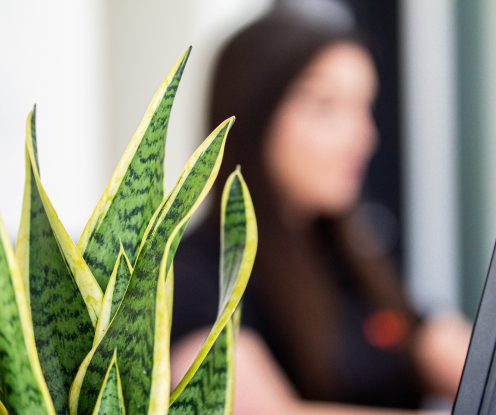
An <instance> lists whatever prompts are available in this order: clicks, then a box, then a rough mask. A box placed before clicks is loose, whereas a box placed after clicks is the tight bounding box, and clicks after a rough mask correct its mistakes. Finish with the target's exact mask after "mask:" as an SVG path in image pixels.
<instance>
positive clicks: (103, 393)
mask: <svg viewBox="0 0 496 415" xmlns="http://www.w3.org/2000/svg"><path fill="white" fill-rule="evenodd" d="M93 414H94V415H124V414H125V412H124V397H123V396H122V386H121V378H120V375H119V367H118V365H117V353H114V356H113V357H112V360H111V361H110V365H109V368H108V369H107V373H106V374H105V378H104V379H103V385H102V388H101V390H100V393H99V394H98V398H97V401H96V405H95V408H94V410H93Z"/></svg>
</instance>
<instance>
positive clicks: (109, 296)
mask: <svg viewBox="0 0 496 415" xmlns="http://www.w3.org/2000/svg"><path fill="white" fill-rule="evenodd" d="M132 272H133V268H132V266H131V263H130V262H129V259H128V257H127V255H126V253H125V252H124V247H123V246H122V244H121V245H120V251H119V255H118V256H117V260H116V261H115V266H114V270H113V271H112V275H111V276H110V280H109V283H108V285H107V289H106V290H105V295H104V296H103V303H102V309H101V311H100V316H99V318H98V323H97V325H96V329H95V339H94V344H96V343H98V342H99V341H100V340H101V339H102V337H103V335H104V334H105V331H106V330H107V327H108V325H109V323H110V321H111V320H112V318H113V317H114V316H115V313H116V311H117V309H118V308H119V306H120V305H121V302H122V299H123V298H124V294H125V293H126V290H127V286H128V284H129V280H130V279H131V274H132Z"/></svg>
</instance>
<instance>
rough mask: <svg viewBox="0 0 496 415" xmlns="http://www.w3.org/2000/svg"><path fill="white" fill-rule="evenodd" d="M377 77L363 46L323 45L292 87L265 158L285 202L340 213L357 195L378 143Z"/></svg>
mask: <svg viewBox="0 0 496 415" xmlns="http://www.w3.org/2000/svg"><path fill="white" fill-rule="evenodd" d="M376 90H377V78H376V73H375V68H374V65H373V62H372V60H371V57H370V55H369V54H368V52H367V51H366V50H365V49H363V48H362V47H360V46H359V45H357V44H354V43H352V42H340V43H337V44H334V45H330V46H327V47H326V48H324V49H323V50H322V51H321V52H319V53H318V55H317V56H316V57H315V58H314V59H313V60H312V61H311V62H310V63H309V64H308V66H306V67H305V69H304V70H303V72H302V73H301V75H300V76H299V77H298V78H297V79H296V80H295V81H294V83H293V84H292V85H291V86H290V88H289V90H288V92H287V94H286V95H285V97H284V99H283V100H282V102H281V104H280V105H279V107H278V109H277V110H276V112H275V114H274V116H273V118H272V121H271V124H270V126H269V130H268V134H269V137H268V140H267V141H266V143H267V148H266V149H265V150H266V151H265V155H266V160H265V161H266V163H267V165H268V170H269V174H271V175H272V179H273V180H274V181H275V184H276V186H277V189H278V190H279V191H280V192H281V194H282V196H283V199H284V202H285V203H289V206H290V207H292V208H295V209H297V210H299V211H303V212H307V213H310V214H321V213H327V214H339V213H342V212H344V211H345V210H347V209H348V208H350V207H351V206H352V205H353V203H354V202H355V201H356V200H357V198H358V196H359V194H360V190H361V186H362V182H363V177H364V173H365V170H366V167H367V165H368V162H369V159H370V157H371V156H372V154H373V152H374V149H375V147H376V144H377V134H376V129H375V125H374V121H373V118H372V105H373V103H374V99H375V96H376Z"/></svg>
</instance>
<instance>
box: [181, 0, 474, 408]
mask: <svg viewBox="0 0 496 415" xmlns="http://www.w3.org/2000/svg"><path fill="white" fill-rule="evenodd" d="M377 88H378V85H377V74H376V70H375V66H374V62H373V58H372V55H371V53H370V50H369V48H368V47H367V45H366V43H365V42H364V41H363V40H361V39H360V37H359V36H357V34H356V33H355V32H354V30H353V28H352V27H351V25H350V24H337V22H336V24H329V22H328V21H326V20H323V19H322V20H321V19H314V20H313V21H312V24H310V23H309V22H308V21H307V20H306V19H304V18H302V17H301V16H299V15H297V14H295V13H294V11H292V10H291V9H289V8H283V7H279V8H277V9H276V10H274V11H273V12H271V13H270V14H268V15H266V16H265V17H263V18H262V19H260V20H258V21H257V22H255V23H254V24H252V25H251V26H249V27H247V28H245V29H244V30H242V31H241V32H240V33H238V34H237V35H236V36H235V37H234V38H233V39H232V40H231V41H230V42H229V43H228V44H227V45H226V46H225V47H224V48H223V50H222V52H221V54H220V56H219V58H218V61H217V66H216V70H215V76H214V81H213V88H212V94H211V107H210V108H211V112H210V122H211V127H214V126H216V125H217V124H218V123H219V122H220V121H222V120H223V119H225V118H226V117H228V116H229V115H231V114H235V115H236V116H237V121H236V125H235V126H234V128H233V130H232V132H231V136H230V138H229V140H228V143H227V146H226V153H225V157H224V162H223V165H222V169H221V172H220V177H219V179H218V180H217V184H216V187H215V189H214V190H215V191H214V194H215V197H214V203H213V206H212V208H211V210H210V212H209V215H208V217H207V219H206V220H205V222H204V223H203V224H202V225H201V226H200V227H199V228H198V229H197V230H196V231H195V232H194V233H193V234H192V235H190V236H189V237H188V238H186V240H185V241H184V242H183V243H182V245H181V246H180V248H179V251H178V253H177V256H176V260H175V274H176V278H175V280H176V298H175V306H176V305H177V307H175V309H174V323H173V341H174V347H173V360H172V370H173V381H176V382H177V381H178V380H179V379H180V376H181V375H182V373H184V372H185V370H186V369H187V367H188V365H189V363H190V362H191V361H192V359H193V357H194V355H195V354H196V352H197V350H198V349H199V347H200V346H201V344H202V342H203V340H204V339H205V337H206V335H207V334H208V330H209V328H210V326H211V324H212V323H213V322H214V320H215V312H216V301H217V292H218V282H217V280H218V258H219V230H218V229H219V211H220V210H219V207H220V197H221V193H222V187H223V185H224V183H225V179H226V178H227V176H228V175H229V173H230V172H232V171H233V170H234V168H235V166H236V165H237V164H240V165H241V166H242V172H243V175H244V177H245V179H246V181H247V183H248V185H249V187H250V191H251V193H252V197H253V201H254V206H255V210H256V213H257V220H258V226H259V250H258V254H257V259H256V262H255V266H254V270H253V274H252V278H251V281H250V283H249V286H248V289H247V292H246V295H245V298H244V303H243V318H242V322H243V324H242V328H241V332H240V335H239V339H238V343H237V365H238V367H237V372H236V385H237V393H236V400H235V402H236V414H250V415H253V414H309V415H310V414H335V413H336V414H337V413H339V414H373V413H374V414H375V413H377V414H382V413H392V412H388V411H387V410H386V409H374V410H373V409H372V408H403V409H404V410H407V409H409V410H415V409H417V408H419V405H420V403H421V401H422V398H423V397H424V396H425V395H426V394H428V393H437V394H443V395H448V396H454V394H455V393H456V388H457V384H458V381H459V378H460V374H461V370H462V366H463V361H464V356H465V352H466V347H467V345H468V336H469V333H468V329H467V327H466V325H465V323H463V321H461V319H459V318H458V317H454V316H449V317H444V318H443V319H440V318H424V319H421V318H419V317H418V316H417V315H416V313H415V311H414V310H413V309H412V307H411V306H410V304H409V303H408V301H407V300H406V298H405V296H404V293H403V291H402V290H401V288H400V286H399V278H398V276H397V272H396V269H395V268H394V266H393V264H392V262H391V260H390V259H389V258H385V257H381V256H374V255H371V254H370V252H373V251H375V252H378V251H380V250H377V249H375V250H374V249H373V248H374V247H375V246H376V245H377V244H378V242H377V241H376V239H375V238H374V235H373V233H372V232H371V230H370V229H369V228H368V227H367V224H366V222H365V221H364V220H363V219H362V218H360V217H358V216H357V214H356V209H355V208H356V206H357V204H358V202H359V196H360V192H361V188H362V184H363V180H364V175H365V173H366V169H367V166H368V163H369V161H370V158H371V157H372V156H373V154H374V150H375V149H376V147H377V144H378V140H377V131H376V129H375V125H374V121H373V117H372V109H373V104H374V100H375V97H376V94H377ZM395 413H396V412H395ZM398 413H403V412H398ZM405 413H406V412H405Z"/></svg>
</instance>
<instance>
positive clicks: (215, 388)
mask: <svg viewBox="0 0 496 415" xmlns="http://www.w3.org/2000/svg"><path fill="white" fill-rule="evenodd" d="M221 215H222V216H221V261H220V298H219V310H218V316H217V320H216V322H215V324H214V327H213V328H212V330H211V332H210V334H209V336H208V337H207V340H206V341H205V343H204V345H203V347H202V348H201V350H200V352H199V354H198V356H197V358H196V359H195V361H194V362H193V364H192V365H191V367H190V368H189V370H188V372H187V373H186V375H185V376H184V378H183V379H182V380H181V382H180V383H179V385H178V386H177V388H176V389H175V390H174V392H173V394H172V396H171V408H170V413H171V414H174V415H180V414H200V413H201V414H230V413H232V408H233V387H232V371H233V365H234V362H233V353H234V352H233V348H234V331H237V327H238V325H239V316H238V315H237V313H234V311H235V310H236V308H237V307H238V304H239V302H240V300H241V297H242V295H243V292H244V290H245V288H246V284H247V283H248V279H249V277H250V273H251V269H252V267H253V262H254V260H255V254H256V249H257V225H256V220H255V213H254V210H253V204H252V201H251V197H250V194H249V192H248V188H247V186H246V183H245V182H244V179H243V177H242V176H241V172H240V171H239V169H237V170H236V171H235V172H234V173H233V174H231V176H230V177H229V179H228V180H227V182H226V185H225V188H224V193H223V197H222V213H221ZM233 313H234V314H233Z"/></svg>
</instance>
